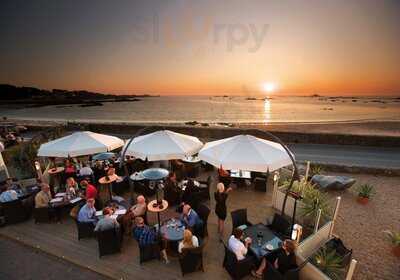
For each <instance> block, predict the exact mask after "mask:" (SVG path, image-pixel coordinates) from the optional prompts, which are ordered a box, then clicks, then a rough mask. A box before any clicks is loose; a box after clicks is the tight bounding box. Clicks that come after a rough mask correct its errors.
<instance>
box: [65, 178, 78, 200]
mask: <svg viewBox="0 0 400 280" xmlns="http://www.w3.org/2000/svg"><path fill="white" fill-rule="evenodd" d="M78 191H79V186H78V183H77V182H76V181H75V179H74V178H73V177H69V178H68V179H67V183H66V184H65V192H66V193H67V195H69V196H71V197H75V196H76V195H77V194H78Z"/></svg>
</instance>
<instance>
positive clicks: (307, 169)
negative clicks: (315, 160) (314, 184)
mask: <svg viewBox="0 0 400 280" xmlns="http://www.w3.org/2000/svg"><path fill="white" fill-rule="evenodd" d="M309 172H310V162H309V161H307V168H306V176H305V177H304V180H305V182H307V180H308V173H309Z"/></svg>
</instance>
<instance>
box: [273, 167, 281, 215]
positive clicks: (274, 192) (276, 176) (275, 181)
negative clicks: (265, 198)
mask: <svg viewBox="0 0 400 280" xmlns="http://www.w3.org/2000/svg"><path fill="white" fill-rule="evenodd" d="M278 183H279V172H278V171H275V172H274V189H273V191H272V207H274V206H275V203H276V194H277V192H278Z"/></svg>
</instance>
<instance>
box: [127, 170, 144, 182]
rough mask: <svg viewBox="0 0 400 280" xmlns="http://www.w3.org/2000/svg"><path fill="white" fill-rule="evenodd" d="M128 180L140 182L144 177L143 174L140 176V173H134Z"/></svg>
mask: <svg viewBox="0 0 400 280" xmlns="http://www.w3.org/2000/svg"><path fill="white" fill-rule="evenodd" d="M129 178H130V179H131V180H132V181H142V180H144V179H145V178H144V176H143V174H142V172H135V173H133V174H132V175H131V176H129Z"/></svg>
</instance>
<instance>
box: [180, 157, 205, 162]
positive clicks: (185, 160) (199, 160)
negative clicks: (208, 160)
mask: <svg viewBox="0 0 400 280" xmlns="http://www.w3.org/2000/svg"><path fill="white" fill-rule="evenodd" d="M181 160H182V161H183V162H186V163H199V162H201V159H199V158H198V157H194V156H188V157H184V158H183V159H181Z"/></svg>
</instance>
